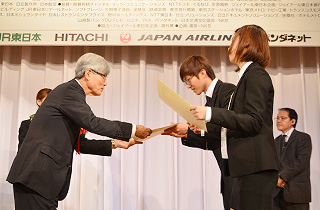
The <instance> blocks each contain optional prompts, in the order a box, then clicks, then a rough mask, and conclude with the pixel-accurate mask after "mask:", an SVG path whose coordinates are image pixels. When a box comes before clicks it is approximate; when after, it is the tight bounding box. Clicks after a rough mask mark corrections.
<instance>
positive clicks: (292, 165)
mask: <svg viewBox="0 0 320 210" xmlns="http://www.w3.org/2000/svg"><path fill="white" fill-rule="evenodd" d="M275 144H276V148H277V154H278V157H279V159H280V167H281V169H280V173H279V174H280V177H281V178H282V179H284V181H285V182H286V185H285V187H284V189H283V198H284V200H285V201H287V202H290V203H309V202H311V183H310V157H311V150H312V145H311V138H310V136H309V135H308V134H306V133H303V132H299V131H297V130H293V132H292V134H291V136H290V137H289V139H288V144H287V146H286V148H285V149H284V150H283V152H282V153H281V154H280V152H281V148H282V145H281V135H280V136H278V137H277V138H276V139H275ZM280 189H281V188H279V187H277V190H276V191H275V196H276V195H277V194H278V193H279V192H280Z"/></svg>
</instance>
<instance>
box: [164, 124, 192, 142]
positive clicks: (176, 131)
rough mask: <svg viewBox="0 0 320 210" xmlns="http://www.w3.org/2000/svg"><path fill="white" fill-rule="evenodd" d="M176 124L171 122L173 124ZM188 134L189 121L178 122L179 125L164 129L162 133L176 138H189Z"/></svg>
mask: <svg viewBox="0 0 320 210" xmlns="http://www.w3.org/2000/svg"><path fill="white" fill-rule="evenodd" d="M172 124H174V123H173V122H171V125H172ZM187 134H188V124H187V123H178V124H177V125H175V126H173V127H171V128H167V129H166V130H164V131H163V133H162V134H161V135H169V136H173V137H176V138H187Z"/></svg>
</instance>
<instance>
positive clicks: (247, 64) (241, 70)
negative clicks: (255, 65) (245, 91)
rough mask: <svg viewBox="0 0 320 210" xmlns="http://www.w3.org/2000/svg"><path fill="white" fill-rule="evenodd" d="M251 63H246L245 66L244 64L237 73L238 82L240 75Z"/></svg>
mask: <svg viewBox="0 0 320 210" xmlns="http://www.w3.org/2000/svg"><path fill="white" fill-rule="evenodd" d="M251 63H252V61H248V62H247V63H246V64H244V65H243V66H242V68H241V69H240V71H239V73H238V78H239V80H240V79H241V77H242V75H243V74H244V72H245V71H246V70H247V68H248V67H249V66H250V64H251Z"/></svg>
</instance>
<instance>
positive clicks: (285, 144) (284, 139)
mask: <svg viewBox="0 0 320 210" xmlns="http://www.w3.org/2000/svg"><path fill="white" fill-rule="evenodd" d="M286 136H287V135H282V136H281V145H282V149H281V152H283V150H284V149H285V148H286V147H287V144H288V142H286Z"/></svg>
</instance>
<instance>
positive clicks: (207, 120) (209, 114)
mask: <svg viewBox="0 0 320 210" xmlns="http://www.w3.org/2000/svg"><path fill="white" fill-rule="evenodd" d="M206 108H207V113H206V122H210V120H211V107H206Z"/></svg>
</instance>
